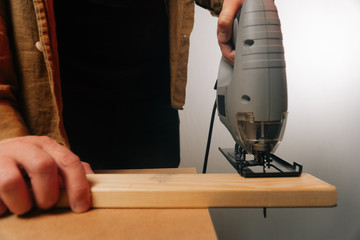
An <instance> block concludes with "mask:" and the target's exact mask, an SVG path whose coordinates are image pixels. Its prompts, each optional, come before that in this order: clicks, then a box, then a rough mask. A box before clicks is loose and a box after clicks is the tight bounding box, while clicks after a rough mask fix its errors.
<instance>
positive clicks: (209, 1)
mask: <svg viewBox="0 0 360 240" xmlns="http://www.w3.org/2000/svg"><path fill="white" fill-rule="evenodd" d="M223 1H224V0H195V2H196V4H197V5H199V6H200V7H203V8H205V9H208V10H209V11H210V12H211V15H213V16H219V14H220V12H221V9H222V4H223Z"/></svg>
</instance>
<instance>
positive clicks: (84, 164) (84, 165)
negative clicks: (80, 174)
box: [81, 162, 94, 174]
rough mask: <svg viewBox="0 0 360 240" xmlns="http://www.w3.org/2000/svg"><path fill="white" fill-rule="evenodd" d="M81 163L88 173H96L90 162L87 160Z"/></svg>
mask: <svg viewBox="0 0 360 240" xmlns="http://www.w3.org/2000/svg"><path fill="white" fill-rule="evenodd" d="M81 164H82V165H83V167H84V170H85V173H86V174H94V171H93V170H92V169H91V166H90V164H88V163H87V162H81Z"/></svg>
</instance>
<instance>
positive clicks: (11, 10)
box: [0, 0, 223, 145]
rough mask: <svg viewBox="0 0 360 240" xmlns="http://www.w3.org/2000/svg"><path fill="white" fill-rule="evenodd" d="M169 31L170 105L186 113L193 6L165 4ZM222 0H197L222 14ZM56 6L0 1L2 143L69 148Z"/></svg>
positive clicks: (178, 0) (48, 1)
mask: <svg viewBox="0 0 360 240" xmlns="http://www.w3.org/2000/svg"><path fill="white" fill-rule="evenodd" d="M165 1H166V5H167V10H168V15H169V27H170V36H169V40H170V73H171V104H172V106H173V107H174V108H177V109H182V107H183V105H184V103H185V87H186V78H187V63H188V52H189V37H190V33H191V31H192V27H193V22H194V21H193V18H194V0H165ZM222 1H223V0H196V2H197V4H199V5H200V6H202V7H204V8H207V9H209V10H210V11H211V12H212V14H215V15H217V14H219V12H220V11H221V5H222ZM56 39H57V38H56V32H55V19H54V12H53V0H0V140H1V139H5V138H10V137H16V136H22V135H27V134H31V135H47V136H50V137H52V138H53V139H55V140H57V141H58V142H59V143H61V144H64V145H68V142H67V137H66V133H65V130H64V126H63V122H62V98H61V88H60V86H61V84H60V74H59V63H58V52H57V40H56Z"/></svg>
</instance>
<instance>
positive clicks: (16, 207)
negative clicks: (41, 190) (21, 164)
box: [0, 157, 32, 214]
mask: <svg viewBox="0 0 360 240" xmlns="http://www.w3.org/2000/svg"><path fill="white" fill-rule="evenodd" d="M0 197H1V200H2V204H1V205H5V206H6V207H7V208H8V209H9V210H10V211H11V212H13V213H15V214H23V213H25V212H27V211H29V210H30V209H31V207H32V200H31V195H30V193H29V191H28V189H27V185H26V183H25V181H24V178H23V176H22V174H21V172H20V171H19V169H18V168H17V163H16V161H15V160H14V159H11V158H6V157H3V158H2V159H1V161H0ZM3 207H4V206H1V207H0V208H2V210H3ZM4 212H5V211H4Z"/></svg>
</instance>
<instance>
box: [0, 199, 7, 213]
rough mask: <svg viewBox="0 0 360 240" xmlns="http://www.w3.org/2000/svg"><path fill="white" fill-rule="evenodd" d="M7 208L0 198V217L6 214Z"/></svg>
mask: <svg viewBox="0 0 360 240" xmlns="http://www.w3.org/2000/svg"><path fill="white" fill-rule="evenodd" d="M6 211H7V207H6V205H5V204H4V203H3V201H2V200H1V198H0V216H1V215H3V214H4V213H6Z"/></svg>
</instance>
